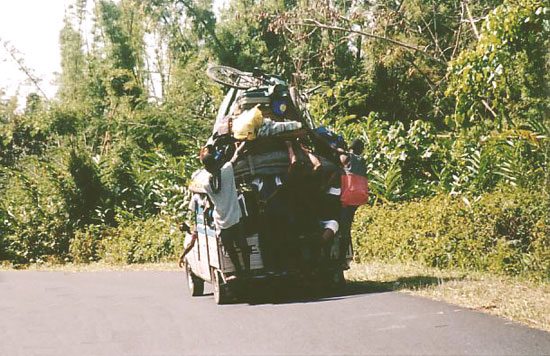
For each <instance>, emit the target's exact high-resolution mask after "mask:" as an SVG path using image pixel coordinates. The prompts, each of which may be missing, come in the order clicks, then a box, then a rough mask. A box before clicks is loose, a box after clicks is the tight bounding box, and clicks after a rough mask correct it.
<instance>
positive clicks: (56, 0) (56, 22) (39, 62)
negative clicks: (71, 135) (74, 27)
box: [0, 0, 71, 98]
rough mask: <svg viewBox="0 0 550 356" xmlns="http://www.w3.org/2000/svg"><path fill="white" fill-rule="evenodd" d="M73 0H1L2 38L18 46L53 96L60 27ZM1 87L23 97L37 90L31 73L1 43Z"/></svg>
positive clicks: (42, 84)
mask: <svg viewBox="0 0 550 356" xmlns="http://www.w3.org/2000/svg"><path fill="white" fill-rule="evenodd" d="M70 2H71V0H48V1H44V0H0V4H1V9H2V10H1V11H0V40H1V41H2V43H4V42H5V41H9V44H8V47H14V48H15V49H17V51H18V52H19V53H18V56H19V57H20V58H22V59H23V60H24V62H25V65H26V66H27V67H29V68H30V69H32V70H33V74H34V75H35V76H36V77H38V78H40V79H42V81H41V83H40V85H41V87H42V89H43V90H44V91H45V92H46V94H47V95H48V96H49V97H53V95H54V94H55V90H56V88H55V86H54V85H53V81H54V79H55V74H54V72H58V71H59V70H60V63H59V31H60V30H61V27H62V26H63V16H64V14H65V9H66V7H67V5H68V4H69V3H70ZM0 73H1V74H0V89H2V90H4V91H5V92H6V94H7V95H9V96H11V95H14V94H16V93H17V92H18V91H19V97H22V98H24V97H25V96H26V94H27V93H29V92H32V91H36V89H35V87H34V86H33V85H32V84H31V83H28V81H27V77H26V76H25V74H24V73H23V72H21V70H19V68H18V66H17V64H16V63H15V62H14V60H13V59H12V58H11V57H10V54H9V53H8V52H7V51H6V49H5V48H4V47H3V46H0Z"/></svg>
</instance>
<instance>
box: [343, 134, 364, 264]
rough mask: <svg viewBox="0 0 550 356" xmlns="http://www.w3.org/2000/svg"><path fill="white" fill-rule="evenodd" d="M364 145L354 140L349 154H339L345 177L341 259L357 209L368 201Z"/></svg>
mask: <svg viewBox="0 0 550 356" xmlns="http://www.w3.org/2000/svg"><path fill="white" fill-rule="evenodd" d="M364 149H365V144H364V143H363V141H361V140H360V139H355V140H353V141H352V143H351V145H350V149H349V152H345V151H343V150H341V151H339V152H340V161H341V163H342V166H343V167H344V171H345V173H346V174H345V175H344V176H343V180H342V182H343V184H342V199H341V200H342V210H341V216H340V236H341V240H340V241H341V243H340V257H341V258H342V259H343V258H344V256H345V255H346V253H347V250H348V249H349V246H350V243H351V226H352V224H353V219H354V217H355V212H356V211H357V208H358V207H359V206H360V205H362V204H365V203H366V202H367V199H368V181H367V178H366V175H367V173H366V171H367V169H366V163H365V160H364V158H363V157H362V154H363V150H364Z"/></svg>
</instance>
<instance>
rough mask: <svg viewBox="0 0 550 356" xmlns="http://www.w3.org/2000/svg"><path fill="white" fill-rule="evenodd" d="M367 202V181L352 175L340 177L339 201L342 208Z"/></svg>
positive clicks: (365, 178)
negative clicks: (340, 192) (340, 190)
mask: <svg viewBox="0 0 550 356" xmlns="http://www.w3.org/2000/svg"><path fill="white" fill-rule="evenodd" d="M368 200H369V181H368V179H367V177H363V176H360V175H357V174H353V173H347V174H343V175H342V194H341V195H340V201H341V202H342V206H359V205H363V204H366V203H367V201H368Z"/></svg>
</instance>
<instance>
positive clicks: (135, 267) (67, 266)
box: [0, 261, 181, 272]
mask: <svg viewBox="0 0 550 356" xmlns="http://www.w3.org/2000/svg"><path fill="white" fill-rule="evenodd" d="M7 270H11V271H13V270H22V271H51V272H108V271H181V269H180V268H178V264H177V262H157V263H134V264H113V263H106V262H102V261H99V262H91V263H64V264H59V263H33V264H30V265H22V266H16V267H14V266H12V265H10V264H3V265H2V264H0V271H7Z"/></svg>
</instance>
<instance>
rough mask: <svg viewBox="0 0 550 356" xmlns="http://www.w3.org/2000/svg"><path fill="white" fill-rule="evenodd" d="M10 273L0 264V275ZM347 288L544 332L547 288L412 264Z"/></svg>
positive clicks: (84, 268)
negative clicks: (401, 295)
mask: <svg viewBox="0 0 550 356" xmlns="http://www.w3.org/2000/svg"><path fill="white" fill-rule="evenodd" d="M2 270H13V268H11V267H10V266H7V265H4V266H2V265H0V271H2ZM25 270H33V271H63V272H69V273H71V272H99V271H146V270H155V271H177V270H180V269H179V268H178V266H177V264H176V262H163V263H147V264H131V265H112V264H106V263H102V262H95V263H90V264H64V265H55V264H54V265H48V264H41V265H38V264H34V265H30V266H28V267H26V268H25ZM346 279H347V280H348V284H350V285H351V286H352V287H353V286H355V287H357V286H360V287H361V289H364V290H365V289H366V290H369V291H373V292H376V291H401V292H405V293H409V294H412V295H418V296H422V297H426V298H430V299H434V300H439V301H444V302H447V303H451V304H455V305H459V306H462V307H466V308H470V309H474V310H478V311H481V312H485V313H489V314H493V315H498V316H500V317H504V318H507V319H510V320H513V321H517V322H520V323H522V324H525V325H528V326H531V327H534V328H538V329H543V330H546V331H550V284H549V283H542V282H541V283H535V282H532V281H528V280H524V279H519V278H511V277H503V276H495V275H491V274H488V273H473V272H465V271H459V270H440V269H436V268H428V267H424V266H420V265H417V264H403V263H391V264H390V263H379V262H370V263H365V264H354V265H352V268H351V269H350V270H349V271H347V272H346Z"/></svg>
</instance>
